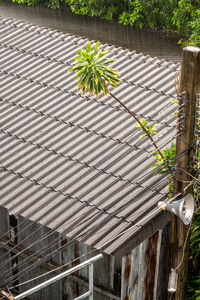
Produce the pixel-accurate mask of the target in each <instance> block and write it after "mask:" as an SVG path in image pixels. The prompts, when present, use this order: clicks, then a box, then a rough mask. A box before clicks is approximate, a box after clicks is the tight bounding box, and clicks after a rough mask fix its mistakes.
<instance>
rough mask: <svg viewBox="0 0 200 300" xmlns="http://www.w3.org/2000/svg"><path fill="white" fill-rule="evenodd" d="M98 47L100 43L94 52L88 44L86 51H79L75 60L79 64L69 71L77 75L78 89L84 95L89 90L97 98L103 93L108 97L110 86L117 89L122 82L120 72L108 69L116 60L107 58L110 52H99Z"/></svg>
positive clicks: (96, 45)
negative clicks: (119, 77) (117, 85)
mask: <svg viewBox="0 0 200 300" xmlns="http://www.w3.org/2000/svg"><path fill="white" fill-rule="evenodd" d="M98 45H99V42H97V43H96V44H95V46H94V50H93V51H92V50H91V44H90V42H88V44H87V47H86V49H85V50H84V49H80V50H79V51H77V52H76V53H77V54H78V56H77V57H75V58H74V59H75V60H77V61H78V63H77V64H76V65H74V66H73V67H72V68H71V69H70V70H69V72H76V73H77V75H76V78H77V79H78V78H79V81H78V88H79V89H80V90H81V92H82V93H86V92H87V91H88V90H89V92H90V95H93V94H96V95H97V97H98V96H99V94H100V92H101V91H103V92H104V94H106V95H107V94H108V93H109V88H108V84H109V85H111V86H112V87H113V88H115V87H116V84H117V83H118V82H120V80H119V79H118V78H117V77H118V76H119V73H118V71H116V70H114V69H112V68H111V67H108V65H109V64H111V63H113V62H114V61H115V60H114V59H109V58H107V57H105V54H106V53H108V52H109V51H108V50H107V51H102V49H100V50H98ZM97 50H98V51H97Z"/></svg>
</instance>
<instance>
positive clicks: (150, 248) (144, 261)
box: [121, 232, 160, 300]
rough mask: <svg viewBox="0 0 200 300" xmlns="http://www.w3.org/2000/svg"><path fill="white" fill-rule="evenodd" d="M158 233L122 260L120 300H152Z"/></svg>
mask: <svg viewBox="0 0 200 300" xmlns="http://www.w3.org/2000/svg"><path fill="white" fill-rule="evenodd" d="M158 241H159V233H158V232H156V233H155V234H154V235H152V236H151V237H150V238H148V239H146V240H145V241H144V242H142V243H141V244H140V245H139V246H137V247H136V248H135V249H133V251H132V252H131V253H129V254H127V255H126V256H125V257H123V259H122V280H121V300H149V299H152V300H153V299H154V295H155V293H156V288H155V287H156V278H157V276H156V274H157V273H158V272H156V270H157V269H158V267H157V261H158V247H160V243H159V242H158Z"/></svg>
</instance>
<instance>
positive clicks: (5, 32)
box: [0, 17, 179, 254]
mask: <svg viewBox="0 0 200 300" xmlns="http://www.w3.org/2000/svg"><path fill="white" fill-rule="evenodd" d="M86 43H87V40H86V39H82V38H80V37H75V36H71V35H67V34H63V33H60V32H55V31H53V30H51V29H49V28H43V27H39V26H36V25H33V24H28V23H24V22H21V21H17V20H12V19H8V18H3V17H1V18H0V67H1V68H0V78H1V88H0V104H1V116H0V118H1V119H0V120H1V130H0V135H1V150H0V152H1V171H2V172H1V173H2V174H1V183H0V185H1V199H0V205H3V206H5V207H7V208H8V209H9V211H10V213H12V214H16V215H18V214H20V215H22V216H24V217H27V218H30V219H31V220H33V221H37V222H40V223H41V224H44V225H46V226H48V227H50V228H55V229H57V230H58V231H59V232H64V233H66V234H67V235H68V236H69V237H73V238H76V239H78V240H82V241H84V242H85V243H87V244H89V245H92V246H94V247H97V248H101V246H102V245H103V244H105V243H107V242H108V241H110V240H112V243H109V244H107V245H106V246H105V247H104V251H105V252H107V253H109V254H113V253H115V252H116V251H117V250H118V249H120V248H121V247H122V246H123V245H124V244H125V243H126V241H128V240H130V238H131V237H133V236H134V235H135V234H137V232H140V234H141V230H142V228H143V227H144V225H146V224H147V223H149V222H150V221H152V220H153V219H154V218H155V217H157V216H158V215H159V214H160V211H159V210H158V209H157V208H156V206H157V202H158V201H159V200H161V199H166V197H167V196H166V195H167V190H166V189H164V188H165V186H166V185H167V178H165V177H164V176H162V177H161V176H154V174H155V171H153V170H152V169H151V165H152V163H153V162H154V158H153V157H152V151H153V150H154V149H153V148H152V145H151V144H150V142H149V140H148V138H140V133H139V132H138V131H137V130H136V128H135V121H133V120H132V118H130V116H129V115H128V114H127V113H126V112H125V111H124V110H123V109H122V108H121V107H120V106H119V104H118V103H116V102H115V101H114V100H113V98H111V97H110V96H104V95H101V96H100V98H99V99H98V100H97V99H96V98H95V97H88V96H83V95H80V93H79V92H78V91H77V88H76V86H77V83H76V82H75V81H74V74H72V73H69V72H67V70H68V69H69V67H70V66H71V65H72V64H73V57H75V55H76V50H77V48H78V47H84V46H85V45H86ZM93 44H94V43H93ZM102 47H103V48H104V49H108V50H110V53H109V55H110V56H112V57H113V56H114V57H115V58H116V62H115V64H113V67H114V68H116V69H118V70H119V72H120V74H121V76H120V78H121V80H122V83H121V84H120V85H118V87H117V88H116V89H115V91H114V94H115V95H116V96H117V97H119V98H121V100H122V101H123V102H124V103H125V104H126V105H127V106H128V107H129V108H130V109H132V110H134V112H135V113H137V114H138V115H139V116H140V117H142V116H145V117H147V118H148V120H149V122H150V123H152V124H153V123H155V122H156V123H158V132H159V134H158V136H157V137H156V140H157V144H158V145H159V146H162V145H164V144H165V143H167V142H168V141H169V140H171V139H172V138H173V136H174V134H175V130H174V125H175V118H174V115H173V114H174V111H175V105H174V104H173V103H171V102H170V99H171V98H172V97H174V80H173V77H174V73H175V72H176V70H177V68H178V67H179V65H175V64H173V63H171V62H166V61H164V60H158V59H157V58H152V57H150V56H144V55H142V54H136V53H135V52H129V51H128V50H123V49H121V48H115V47H113V46H109V45H102ZM134 224H137V226H135V227H134V228H132V226H133V225H134ZM129 227H131V228H132V230H129V231H127V232H126V233H125V234H123V235H120V236H119V237H118V238H116V239H115V240H113V238H114V237H115V236H116V235H118V234H119V233H121V232H123V231H124V230H126V229H128V228H129Z"/></svg>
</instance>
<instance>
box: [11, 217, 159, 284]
mask: <svg viewBox="0 0 200 300" xmlns="http://www.w3.org/2000/svg"><path fill="white" fill-rule="evenodd" d="M154 214H155V212H153V213H152V215H154ZM148 218H149V216H148ZM139 223H140V222H138V223H136V224H134V225H132V226H131V227H129V228H127V229H126V230H124V231H122V232H120V233H119V234H117V235H115V236H114V237H113V238H112V239H110V240H109V241H107V242H105V243H104V244H103V245H101V247H100V249H92V250H91V251H89V252H87V253H86V254H84V255H81V256H79V257H78V258H76V259H75V260H77V259H80V258H81V257H83V256H86V255H88V254H89V253H91V252H93V251H98V250H99V251H101V249H103V248H104V247H105V246H106V245H108V244H110V243H111V242H112V241H114V240H115V239H116V238H118V237H120V236H121V235H123V234H125V233H127V232H128V231H130V230H131V229H133V228H134V227H136V226H138V224H139ZM83 235H84V234H83ZM77 238H78V237H76V239H77ZM73 241H74V240H73ZM71 242H72V241H70V242H69V243H71ZM67 244H68V243H67ZM67 244H65V245H64V246H66V245H67ZM56 254H57V253H56ZM73 261H74V260H72V261H70V262H67V263H66V264H64V265H62V266H59V267H58V268H56V269H54V270H51V271H49V272H46V273H45V274H42V275H40V276H37V277H35V278H33V279H31V280H29V281H26V282H25V283H27V282H30V281H33V280H35V279H38V278H40V277H42V276H45V275H48V274H49V273H52V272H55V271H56V270H59V269H61V268H63V267H64V266H66V265H68V264H70V263H72V262H73ZM22 272H23V273H25V272H26V269H25V270H22ZM25 283H22V284H25ZM22 284H19V285H22ZM19 285H15V286H14V287H17V286H19ZM14 287H11V288H14ZM11 288H10V289H11Z"/></svg>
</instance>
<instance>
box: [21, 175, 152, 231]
mask: <svg viewBox="0 0 200 300" xmlns="http://www.w3.org/2000/svg"><path fill="white" fill-rule="evenodd" d="M149 173H151V172H149ZM143 179H144V178H143ZM24 230H25V229H24ZM24 230H23V231H24Z"/></svg>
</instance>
